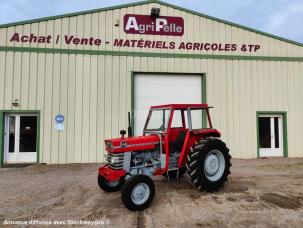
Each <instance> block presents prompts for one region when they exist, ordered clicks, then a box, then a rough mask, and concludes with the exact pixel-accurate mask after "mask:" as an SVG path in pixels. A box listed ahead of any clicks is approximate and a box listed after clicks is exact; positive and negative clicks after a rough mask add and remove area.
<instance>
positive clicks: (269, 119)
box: [258, 115, 283, 157]
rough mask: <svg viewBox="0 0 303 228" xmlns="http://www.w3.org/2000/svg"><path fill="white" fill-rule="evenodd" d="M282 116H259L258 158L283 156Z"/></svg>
mask: <svg viewBox="0 0 303 228" xmlns="http://www.w3.org/2000/svg"><path fill="white" fill-rule="evenodd" d="M282 118H283V117H282V115H259V116H258V123H259V155H260V157H281V156H283V133H282V132H283V131H282Z"/></svg>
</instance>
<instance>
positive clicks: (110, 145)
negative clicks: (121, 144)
mask: <svg viewBox="0 0 303 228" xmlns="http://www.w3.org/2000/svg"><path fill="white" fill-rule="evenodd" d="M105 145H106V147H107V148H108V149H112V148H113V143H112V142H106V144H105Z"/></svg>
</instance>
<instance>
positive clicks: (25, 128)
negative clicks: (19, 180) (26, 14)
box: [4, 114, 37, 163]
mask: <svg viewBox="0 0 303 228" xmlns="http://www.w3.org/2000/svg"><path fill="white" fill-rule="evenodd" d="M4 162H5V163H33V162H37V115H35V114H7V115H5V132H4Z"/></svg>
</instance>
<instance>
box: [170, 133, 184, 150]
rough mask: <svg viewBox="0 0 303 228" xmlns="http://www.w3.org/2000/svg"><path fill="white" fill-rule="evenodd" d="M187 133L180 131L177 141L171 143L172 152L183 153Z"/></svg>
mask: <svg viewBox="0 0 303 228" xmlns="http://www.w3.org/2000/svg"><path fill="white" fill-rule="evenodd" d="M186 133H187V132H186V131H180V133H179V134H178V136H177V138H176V140H175V141H172V142H170V152H171V153H174V152H177V151H178V152H181V150H182V147H183V144H184V140H185V137H186Z"/></svg>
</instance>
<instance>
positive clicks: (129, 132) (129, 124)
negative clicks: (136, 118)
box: [127, 112, 133, 137]
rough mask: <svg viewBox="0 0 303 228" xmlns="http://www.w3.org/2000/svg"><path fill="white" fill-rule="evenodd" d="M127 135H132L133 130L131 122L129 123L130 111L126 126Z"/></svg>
mask: <svg viewBox="0 0 303 228" xmlns="http://www.w3.org/2000/svg"><path fill="white" fill-rule="evenodd" d="M127 135H128V137H132V136H133V131H132V127H131V123H130V112H128V128H127Z"/></svg>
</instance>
